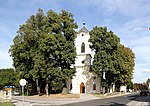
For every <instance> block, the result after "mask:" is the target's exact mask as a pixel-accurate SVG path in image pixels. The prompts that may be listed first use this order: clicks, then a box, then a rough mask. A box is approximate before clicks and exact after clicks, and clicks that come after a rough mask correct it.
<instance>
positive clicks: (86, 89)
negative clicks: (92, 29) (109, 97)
mask: <svg viewBox="0 0 150 106" xmlns="http://www.w3.org/2000/svg"><path fill="white" fill-rule="evenodd" d="M89 38H90V35H89V31H88V30H87V29H86V27H85V26H83V27H82V28H81V29H80V30H79V31H78V33H77V38H76V40H75V46H76V53H77V57H76V60H75V65H74V67H75V68H76V73H75V76H73V79H72V80H70V81H68V82H67V90H68V92H70V93H74V94H80V93H99V92H100V78H99V77H97V75H96V74H95V73H94V72H93V71H92V70H91V60H92V51H91V49H90V47H89V45H90V43H89V42H88V40H89Z"/></svg>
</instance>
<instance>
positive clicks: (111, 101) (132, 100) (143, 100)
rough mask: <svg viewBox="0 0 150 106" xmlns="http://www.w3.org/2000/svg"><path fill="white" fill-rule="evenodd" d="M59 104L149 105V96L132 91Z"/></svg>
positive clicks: (99, 105)
mask: <svg viewBox="0 0 150 106" xmlns="http://www.w3.org/2000/svg"><path fill="white" fill-rule="evenodd" d="M61 106H150V96H139V93H134V94H130V95H125V96H119V97H113V98H105V99H96V100H91V101H85V102H78V103H72V104H65V105H61Z"/></svg>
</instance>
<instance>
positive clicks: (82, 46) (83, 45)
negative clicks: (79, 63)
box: [81, 43, 85, 53]
mask: <svg viewBox="0 0 150 106" xmlns="http://www.w3.org/2000/svg"><path fill="white" fill-rule="evenodd" d="M84 52H85V44H84V43H82V45H81V53H84Z"/></svg>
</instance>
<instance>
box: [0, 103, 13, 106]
mask: <svg viewBox="0 0 150 106" xmlns="http://www.w3.org/2000/svg"><path fill="white" fill-rule="evenodd" d="M0 106H15V105H14V104H13V103H10V102H5V103H4V102H0Z"/></svg>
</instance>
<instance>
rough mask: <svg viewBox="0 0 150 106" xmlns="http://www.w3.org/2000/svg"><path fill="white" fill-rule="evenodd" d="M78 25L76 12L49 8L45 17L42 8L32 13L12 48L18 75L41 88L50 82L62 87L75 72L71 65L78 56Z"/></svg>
mask: <svg viewBox="0 0 150 106" xmlns="http://www.w3.org/2000/svg"><path fill="white" fill-rule="evenodd" d="M76 28H77V24H76V23H74V19H73V15H72V14H71V13H69V12H67V11H65V10H62V11H61V13H59V14H58V13H55V12H54V11H52V10H49V11H48V12H47V15H46V16H45V15H44V13H43V11H42V10H41V9H39V10H38V12H37V14H36V15H32V16H31V17H30V18H29V19H28V20H27V22H26V23H25V24H23V25H21V26H20V28H19V30H18V35H17V36H16V37H15V38H14V44H13V45H11V48H10V52H11V56H12V58H13V65H14V67H15V68H16V70H17V72H18V75H19V77H20V78H25V79H26V80H28V81H33V82H34V83H35V82H36V84H37V87H39V88H41V86H43V84H44V83H45V85H44V86H46V84H47V83H48V84H49V88H52V89H55V90H58V89H62V87H63V86H64V85H65V84H64V83H65V82H66V80H68V79H70V78H72V76H73V75H74V73H75V70H74V69H71V68H70V66H71V64H74V61H75V57H76V51H75V50H76V49H75V46H74V41H75V38H76V32H75V30H74V29H76ZM37 79H38V80H37ZM39 88H37V90H39Z"/></svg>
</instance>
